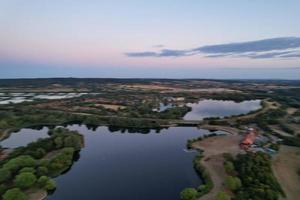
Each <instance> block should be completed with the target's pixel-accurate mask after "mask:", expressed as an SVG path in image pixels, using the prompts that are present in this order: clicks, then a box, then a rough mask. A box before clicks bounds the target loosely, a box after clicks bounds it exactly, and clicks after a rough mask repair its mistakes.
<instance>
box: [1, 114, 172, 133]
mask: <svg viewBox="0 0 300 200" xmlns="http://www.w3.org/2000/svg"><path fill="white" fill-rule="evenodd" d="M0 117H1V118H0V130H1V129H2V130H4V129H9V128H14V129H18V128H23V127H32V126H38V125H64V124H71V123H81V124H86V125H94V126H100V125H111V126H118V127H124V128H127V127H128V128H131V127H137V128H159V127H161V126H162V125H168V124H169V121H168V120H163V119H157V118H154V119H144V118H129V117H115V116H96V115H80V114H72V113H67V112H60V111H47V110H31V111H29V110H28V112H25V111H22V112H18V113H17V114H16V113H14V112H2V113H1V114H0Z"/></svg>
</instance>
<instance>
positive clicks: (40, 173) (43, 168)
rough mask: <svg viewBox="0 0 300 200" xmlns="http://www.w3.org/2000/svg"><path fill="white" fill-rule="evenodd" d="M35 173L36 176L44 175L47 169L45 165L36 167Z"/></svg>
mask: <svg viewBox="0 0 300 200" xmlns="http://www.w3.org/2000/svg"><path fill="white" fill-rule="evenodd" d="M36 174H37V176H45V175H47V174H48V169H47V167H43V166H40V167H38V168H37V170H36Z"/></svg>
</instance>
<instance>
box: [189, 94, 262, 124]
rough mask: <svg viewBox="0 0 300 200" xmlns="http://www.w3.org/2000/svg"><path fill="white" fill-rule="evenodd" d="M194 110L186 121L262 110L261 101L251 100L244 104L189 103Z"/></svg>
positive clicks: (232, 102) (225, 102)
mask: <svg viewBox="0 0 300 200" xmlns="http://www.w3.org/2000/svg"><path fill="white" fill-rule="evenodd" d="M187 106H189V107H191V108H192V111H190V112H188V113H187V114H186V115H185V116H184V119H185V120H202V119H204V118H209V117H221V118H222V117H226V116H232V115H240V114H246V113H248V112H250V111H254V110H258V109H260V108H261V100H250V101H242V102H234V101H221V100H212V99H207V100H201V101H199V102H198V103H188V104H187Z"/></svg>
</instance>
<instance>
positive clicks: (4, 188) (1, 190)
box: [0, 184, 8, 196]
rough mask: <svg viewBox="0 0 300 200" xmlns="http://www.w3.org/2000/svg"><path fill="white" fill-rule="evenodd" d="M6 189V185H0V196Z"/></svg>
mask: <svg viewBox="0 0 300 200" xmlns="http://www.w3.org/2000/svg"><path fill="white" fill-rule="evenodd" d="M7 189H8V187H7V186H6V185H4V184H2V185H0V196H2V194H4V193H5V192H6V190H7Z"/></svg>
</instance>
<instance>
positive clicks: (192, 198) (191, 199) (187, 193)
mask: <svg viewBox="0 0 300 200" xmlns="http://www.w3.org/2000/svg"><path fill="white" fill-rule="evenodd" d="M180 198H181V200H196V199H197V198H198V192H197V190H196V189H194V188H186V189H184V190H183V191H182V192H181V193H180Z"/></svg>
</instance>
